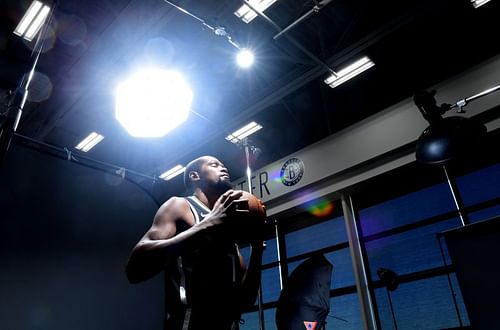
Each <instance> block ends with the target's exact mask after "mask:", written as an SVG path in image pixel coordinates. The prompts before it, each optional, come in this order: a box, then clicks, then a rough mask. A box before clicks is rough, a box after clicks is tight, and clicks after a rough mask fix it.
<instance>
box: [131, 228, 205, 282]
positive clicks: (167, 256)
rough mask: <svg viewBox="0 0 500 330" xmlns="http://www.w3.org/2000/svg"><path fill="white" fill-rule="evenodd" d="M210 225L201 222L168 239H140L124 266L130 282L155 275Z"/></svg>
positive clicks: (187, 247) (190, 245)
mask: <svg viewBox="0 0 500 330" xmlns="http://www.w3.org/2000/svg"><path fill="white" fill-rule="evenodd" d="M210 227H212V226H211V224H210V222H207V223H203V222H201V223H199V224H196V225H195V226H193V227H191V228H189V229H188V230H185V231H183V232H181V233H179V234H177V235H176V236H174V237H171V238H168V239H158V240H154V239H148V238H145V239H143V240H141V241H140V242H139V243H138V244H137V245H136V246H135V247H134V249H133V250H132V253H131V254H130V258H129V260H128V263H127V267H126V274H127V278H128V279H129V281H130V282H131V283H138V282H141V281H144V280H147V279H149V278H151V277H152V276H154V275H156V274H157V273H158V272H160V271H162V270H163V269H165V267H167V266H168V265H169V264H171V263H172V261H173V260H175V259H176V258H177V257H178V256H179V255H181V254H182V253H183V252H184V251H185V250H188V249H190V248H192V246H193V245H195V244H197V242H198V240H197V239H196V238H197V237H198V236H199V234H200V233H202V232H206V231H207V230H208V229H209V228H210Z"/></svg>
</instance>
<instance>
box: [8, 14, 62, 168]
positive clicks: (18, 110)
mask: <svg viewBox="0 0 500 330" xmlns="http://www.w3.org/2000/svg"><path fill="white" fill-rule="evenodd" d="M47 16H48V17H47V20H46V21H48V22H49V21H50V19H51V16H52V10H51V11H50V12H49V13H48V15H47ZM44 31H45V29H42V31H41V32H40V33H39V34H38V40H37V44H38V47H37V44H35V50H34V52H36V56H35V59H34V60H33V64H32V66H31V69H30V71H29V72H28V73H25V74H24V75H23V78H22V81H21V84H20V85H19V87H17V88H16V90H15V91H14V93H13V94H12V96H11V98H10V100H9V103H8V105H7V110H6V111H5V113H2V114H0V166H1V165H2V164H3V162H4V160H5V157H6V155H7V151H8V150H9V147H10V142H11V141H12V137H13V136H14V133H15V132H16V130H17V126H18V125H19V121H20V119H21V115H22V113H23V108H24V104H25V103H26V99H27V97H28V89H29V86H30V83H31V80H32V79H33V75H34V73H35V68H36V65H37V63H38V59H39V58H40V54H41V52H42V48H43V45H44V42H45V40H43V38H42V36H43V34H44Z"/></svg>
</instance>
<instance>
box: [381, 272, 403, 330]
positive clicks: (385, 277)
mask: <svg viewBox="0 0 500 330" xmlns="http://www.w3.org/2000/svg"><path fill="white" fill-rule="evenodd" d="M377 275H378V277H379V279H380V281H382V283H383V284H384V286H385V288H386V291H387V298H388V299H389V308H390V309H391V315H392V322H393V323H394V329H395V330H398V324H397V322H396V315H395V314H394V306H393V305H392V298H391V293H390V291H394V290H396V289H397V288H398V286H399V276H398V274H396V273H395V272H393V271H392V270H390V269H386V268H379V269H377Z"/></svg>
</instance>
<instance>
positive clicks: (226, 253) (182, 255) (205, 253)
mask: <svg viewBox="0 0 500 330" xmlns="http://www.w3.org/2000/svg"><path fill="white" fill-rule="evenodd" d="M184 183H185V185H186V188H187V189H188V190H190V191H191V192H192V193H193V195H192V196H189V197H186V198H182V197H172V198H170V199H169V200H167V201H166V202H165V203H164V204H163V205H162V206H161V207H160V208H159V209H158V211H157V213H156V215H155V217H154V220H153V225H152V226H151V228H150V229H149V230H148V231H147V233H146V234H145V235H144V237H143V238H142V239H141V240H140V241H139V243H137V245H136V246H135V247H134V248H133V250H132V253H131V255H130V258H129V261H128V264H127V268H126V272H127V277H128V279H129V281H130V282H131V283H138V282H141V281H144V280H146V279H148V278H150V277H152V276H153V275H155V274H157V273H158V272H160V271H162V270H165V291H166V319H165V329H168V330H171V329H174V330H177V329H189V330H193V329H195V330H196V329H238V324H239V320H240V316H241V311H242V309H244V308H246V307H249V306H251V305H252V304H253V303H254V302H255V299H256V296H257V291H258V287H259V284H260V271H261V262H262V250H263V242H262V240H261V238H258V237H256V239H255V241H252V242H251V249H252V253H251V256H250V260H249V265H248V268H246V267H245V265H244V262H243V258H242V257H241V255H240V253H239V250H238V246H237V245H236V243H234V239H233V237H232V236H231V231H230V230H228V228H234V227H233V226H227V224H228V223H230V222H234V221H238V215H239V214H240V215H241V212H248V210H245V209H244V207H243V206H242V205H243V204H244V201H242V200H240V199H239V198H240V197H241V196H242V192H241V191H238V190H232V189H231V183H230V177H229V173H228V170H227V169H226V168H225V167H224V165H223V164H222V163H221V162H220V161H219V160H218V159H217V158H215V157H212V156H203V157H200V158H197V159H195V160H193V161H192V162H190V163H189V164H188V165H187V166H186V170H185V172H184ZM233 224H234V223H233Z"/></svg>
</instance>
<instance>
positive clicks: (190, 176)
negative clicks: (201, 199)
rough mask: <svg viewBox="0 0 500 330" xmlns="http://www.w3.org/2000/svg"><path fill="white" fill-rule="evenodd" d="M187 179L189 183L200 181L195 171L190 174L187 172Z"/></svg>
mask: <svg viewBox="0 0 500 330" xmlns="http://www.w3.org/2000/svg"><path fill="white" fill-rule="evenodd" d="M189 179H190V180H191V181H199V180H200V175H199V174H198V172H196V171H191V172H189Z"/></svg>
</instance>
